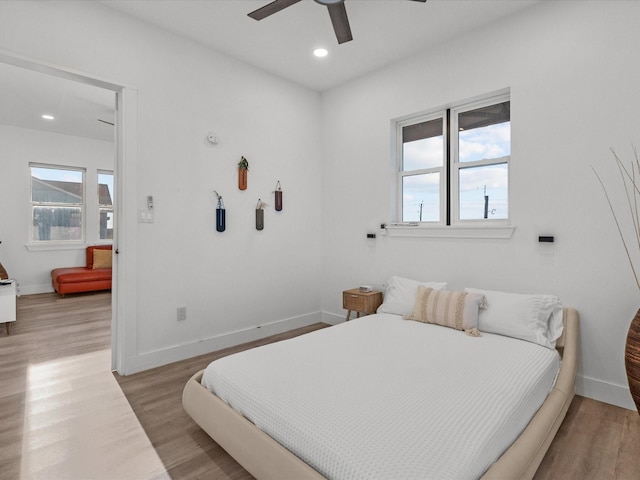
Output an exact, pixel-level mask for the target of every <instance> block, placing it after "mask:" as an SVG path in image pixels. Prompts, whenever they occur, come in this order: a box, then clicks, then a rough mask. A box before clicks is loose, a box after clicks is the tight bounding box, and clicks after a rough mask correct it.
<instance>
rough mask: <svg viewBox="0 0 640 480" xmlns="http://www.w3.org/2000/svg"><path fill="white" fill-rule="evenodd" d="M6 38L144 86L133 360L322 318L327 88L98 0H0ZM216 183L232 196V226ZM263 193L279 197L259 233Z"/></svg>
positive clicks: (2, 42)
mask: <svg viewBox="0 0 640 480" xmlns="http://www.w3.org/2000/svg"><path fill="white" fill-rule="evenodd" d="M0 46H2V48H3V49H5V50H8V51H11V52H14V53H16V54H19V55H25V56H28V57H32V58H36V59H41V60H43V61H45V62H48V63H52V64H55V65H61V66H65V67H68V68H71V69H74V70H77V71H80V72H84V73H86V74H88V75H90V76H95V77H99V78H104V79H110V80H113V81H114V83H116V84H120V85H131V86H134V87H136V88H137V91H138V95H137V98H138V103H137V112H138V125H137V130H138V134H137V144H138V152H137V162H136V167H137V170H136V175H135V176H136V177H137V179H136V181H137V183H136V184H135V185H133V186H130V187H127V188H128V190H127V193H128V194H129V197H128V198H127V199H126V202H127V208H128V209H129V210H128V211H129V212H130V210H131V209H134V210H139V209H143V208H146V196H147V195H153V196H154V200H155V222H154V223H153V224H136V226H135V228H137V231H136V232H135V235H133V236H130V237H128V238H134V237H135V239H136V241H135V242H132V241H128V242H129V243H128V244H126V245H120V246H119V247H120V248H123V249H127V252H129V253H128V255H130V251H131V250H130V249H129V248H130V247H131V248H134V249H135V252H136V254H135V257H134V260H133V261H131V264H130V265H129V268H128V270H127V271H128V272H130V270H131V269H132V268H134V269H135V275H133V276H132V277H133V278H136V277H137V284H136V285H131V286H130V287H131V288H135V289H136V290H137V298H136V299H135V302H136V303H137V304H136V305H134V307H133V312H134V315H128V316H127V318H126V335H127V336H128V340H127V341H126V345H125V348H126V349H127V351H126V352H124V356H125V358H126V363H127V367H126V372H128V373H129V372H133V371H136V370H140V369H143V368H147V367H151V366H155V365H159V364H162V363H166V362H169V361H172V360H177V359H180V358H185V357H187V356H192V355H196V354H199V353H204V352H206V351H211V350H214V349H216V348H219V347H221V346H224V345H227V344H229V343H231V342H239V341H243V340H247V339H250V338H256V337H259V336H264V335H268V334H270V333H273V332H275V331H281V330H286V329H289V328H292V327H294V326H297V325H301V324H306V323H313V322H314V321H318V320H319V318H320V293H319V290H320V223H319V221H312V222H310V221H309V219H319V218H320V193H321V192H320V182H319V180H318V179H319V178H320V176H321V157H320V137H319V135H318V133H317V132H318V131H319V128H320V95H319V94H318V93H316V92H312V91H309V90H307V89H304V88H301V87H299V86H296V85H295V84H292V83H289V82H286V81H283V80H281V79H278V78H276V77H274V76H272V75H269V74H266V73H264V72H262V71H260V70H258V69H255V68H252V67H249V66H247V65H245V64H242V63H240V62H238V61H236V60H233V59H230V58H228V57H225V56H224V55H221V54H218V53H216V52H213V51H211V50H209V49H206V48H204V47H202V46H200V45H198V44H196V43H193V42H191V41H188V40H186V39H184V38H181V37H178V36H175V35H172V34H169V33H167V32H165V31H162V30H160V29H157V28H155V27H152V26H149V25H146V24H144V23H141V22H139V21H136V20H134V19H132V18H130V17H127V16H125V15H122V14H119V13H117V12H114V11H112V10H111V9H108V8H106V7H104V6H102V5H100V4H95V3H94V2H73V1H71V2H1V3H0ZM210 130H213V131H215V132H216V133H217V134H218V137H219V140H220V143H219V144H218V145H217V146H212V145H210V144H208V142H207V141H206V134H207V132H209V131H210ZM241 155H244V156H245V157H247V158H248V160H249V163H250V171H249V188H248V189H247V190H246V191H239V190H238V187H237V173H236V172H237V167H236V165H237V162H238V161H239V160H240V156H241ZM277 180H280V182H281V184H282V188H283V191H284V208H283V211H282V212H275V211H274V210H273V199H272V193H271V192H272V191H273V190H274V188H275V186H276V181H277ZM125 182H126V179H125ZM213 190H217V191H218V192H220V193H221V194H222V195H223V196H224V200H225V203H226V208H227V231H226V232H224V233H222V234H221V233H218V232H216V230H215V220H214V219H215V216H214V215H215V205H216V203H215V196H214V194H213ZM132 193H133V195H131V194H132ZM258 198H261V199H262V200H264V201H265V202H266V203H268V204H270V208H269V209H268V210H267V211H266V212H265V224H266V225H265V229H264V230H263V231H261V232H258V231H256V229H255V206H256V203H257V201H258ZM129 258H131V257H129ZM16 275H17V273H16ZM179 306H186V307H187V320H186V321H183V322H178V321H177V320H176V308H177V307H179ZM127 309H131V306H130V305H129V304H128V305H127ZM128 311H130V310H128ZM270 324H271V325H270ZM259 327H262V328H260V329H259Z"/></svg>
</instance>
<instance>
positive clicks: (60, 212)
mask: <svg viewBox="0 0 640 480" xmlns="http://www.w3.org/2000/svg"><path fill="white" fill-rule="evenodd" d="M31 239H32V240H34V241H47V240H58V241H60V240H82V209H81V208H79V207H54V206H34V207H33V228H32V234H31Z"/></svg>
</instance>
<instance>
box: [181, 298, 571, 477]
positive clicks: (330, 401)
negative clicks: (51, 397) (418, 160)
mask: <svg viewBox="0 0 640 480" xmlns="http://www.w3.org/2000/svg"><path fill="white" fill-rule="evenodd" d="M561 312H562V315H561V316H560V318H561V322H562V324H563V329H562V335H561V336H560V337H559V338H557V340H555V341H554V343H555V349H549V348H546V347H541V346H539V345H536V344H534V343H532V342H524V341H522V340H520V339H515V338H511V337H505V336H502V335H497V334H493V333H486V332H482V333H481V337H480V338H474V337H472V336H467V335H464V333H462V332H459V331H456V330H453V329H449V328H445V327H443V326H440V325H433V324H426V325H425V324H424V323H423V324H420V323H419V322H411V321H407V320H405V319H403V318H402V317H401V316H399V315H395V314H392V313H385V312H384V311H382V312H381V313H380V314H376V315H371V316H367V317H361V318H360V319H357V320H353V321H350V322H346V323H343V324H340V325H337V326H334V327H330V328H326V329H322V330H319V331H316V332H312V333H310V334H307V335H304V336H301V337H297V338H294V339H291V340H286V341H283V342H278V343H276V344H271V345H266V346H263V347H258V348H257V349H252V350H249V351H246V352H241V353H240V354H236V355H231V356H229V357H224V358H222V359H219V360H216V361H215V362H213V363H212V365H214V367H213V369H212V370H207V371H206V374H205V370H202V371H200V372H198V373H196V374H195V375H194V376H193V377H192V378H191V379H190V380H189V381H188V382H187V385H186V386H185V389H184V392H183V405H184V408H185V410H186V412H187V413H188V414H189V415H190V416H191V417H192V418H193V419H194V420H195V422H196V423H197V424H198V425H200V427H201V428H203V429H204V430H205V431H206V432H207V433H208V434H209V435H210V436H211V437H212V438H213V439H214V440H215V441H216V442H217V443H218V444H219V445H221V446H222V447H223V448H224V449H225V450H226V451H227V452H228V453H229V454H230V455H231V456H232V457H234V458H235V459H236V460H237V461H238V462H239V463H240V464H241V465H242V466H243V467H244V468H245V469H246V470H247V471H249V472H250V473H251V474H252V475H253V476H255V477H256V478H258V479H286V478H292V479H293V478H295V479H323V478H482V479H483V480H489V479H501V480H502V479H530V478H533V476H534V474H535V472H536V470H537V468H538V466H539V464H540V462H541V461H542V459H543V457H544V455H545V453H546V451H547V449H548V448H549V445H550V444H551V442H552V440H553V438H554V436H555V434H556V432H557V430H558V428H559V427H560V424H561V423H562V420H563V419H564V416H565V414H566V412H567V409H568V408H569V405H570V403H571V400H572V398H573V396H574V380H575V373H576V355H577V343H578V322H579V321H578V313H577V311H576V310H574V309H572V308H562V309H561ZM423 334H424V335H425V338H426V337H429V338H432V339H433V341H434V344H436V345H439V348H441V350H440V351H436V350H435V347H428V348H424V349H420V348H417V349H416V348H415V345H423V344H422V343H421V342H423V341H424V339H423V338H421V335H423ZM416 342H417V343H416ZM412 345H413V346H412ZM456 345H462V347H461V350H460V351H461V352H467V353H465V354H464V355H461V354H460V352H458V351H456V348H458V347H457V346H456ZM394 349H395V350H394ZM498 349H499V351H500V352H507V351H508V352H513V354H514V355H515V357H514V358H516V357H517V356H518V355H521V356H522V357H523V360H522V361H523V362H529V361H532V364H533V363H535V364H538V363H539V364H540V366H539V368H538V367H535V368H534V367H528V366H525V367H524V370H536V369H537V370H538V371H539V373H537V374H535V375H538V376H537V377H535V378H534V380H533V381H532V383H533V384H534V385H535V389H533V388H532V389H531V391H528V390H527V391H525V393H524V394H523V397H524V398H525V399H526V401H525V400H522V398H521V397H518V396H516V397H515V398H516V404H517V406H516V407H514V410H513V411H511V413H507V408H511V407H508V402H507V403H505V404H504V405H506V406H503V404H502V399H503V397H509V396H511V395H512V392H514V391H516V390H518V388H516V386H515V384H516V383H519V382H520V380H519V379H520V376H521V370H522V368H521V367H517V366H514V367H513V369H511V366H512V364H516V363H517V362H519V361H520V360H518V361H516V360H514V361H513V362H512V361H509V362H505V361H502V362H500V361H499V359H500V355H498V356H497V357H496V358H497V359H498V361H497V363H496V360H495V359H494V360H491V359H490V358H489V357H491V356H492V355H491V354H490V352H491V351H494V352H495V351H497V350H498ZM408 350H422V351H420V352H419V355H423V357H418V361H417V363H418V364H420V363H423V364H429V365H431V367H430V368H429V369H428V370H430V375H431V374H434V375H435V377H440V379H439V380H438V379H437V378H435V380H434V381H444V382H445V383H446V382H450V378H449V375H450V373H451V372H450V371H448V370H446V368H444V367H445V366H446V365H450V366H451V368H452V369H453V370H463V371H465V372H466V375H467V377H466V379H463V380H462V381H458V380H456V381H455V382H454V383H455V384H460V385H465V388H471V389H472V391H473V394H471V392H469V391H466V392H465V390H464V389H462V390H460V391H457V392H453V393H452V394H445V393H443V391H441V390H437V391H435V393H434V391H433V390H432V389H430V388H422V387H424V385H427V386H430V385H435V383H431V382H422V383H423V384H420V382H416V381H415V379H412V378H410V377H407V378H408V379H407V380H405V379H404V373H403V374H402V375H394V374H393V373H390V372H393V371H394V370H393V369H394V368H397V369H398V370H397V371H402V372H405V371H406V370H412V369H413V368H408V367H407V364H409V365H414V364H416V358H415V357H412V356H405V353H406V351H408ZM465 355H467V357H466V360H465V358H463V357H464V356H465ZM509 355H511V353H509ZM238 357H239V358H240V360H239V361H237V358H238ZM485 357H487V358H486V362H487V363H483V362H485ZM265 358H271V359H274V358H275V359H276V365H277V367H276V368H277V370H278V371H280V372H281V378H278V377H277V376H274V374H273V373H269V372H270V370H269V368H272V367H270V366H268V365H267V361H266V360H264V359H265ZM278 358H279V359H280V360H279V361H280V363H278V361H277V359H278ZM452 358H457V359H458V360H455V361H454V360H452ZM470 358H471V359H474V360H473V361H469V359H470ZM291 359H295V361H291ZM381 359H382V360H383V361H382V362H381V363H376V362H379V361H380V360H381ZM476 359H477V360H476ZM531 359H534V360H531ZM325 360H326V361H325ZM456 362H457V363H456ZM491 362H494V363H491ZM225 364H228V365H225ZM318 364H326V369H325V370H322V369H320V368H318ZM460 365H463V366H465V367H464V368H460ZM495 365H498V367H495ZM524 365H528V364H524ZM247 366H248V367H247ZM294 367H295V368H294ZM208 368H209V369H210V368H211V365H210V366H209V367H208ZM243 368H244V370H242V369H243ZM420 368H422V367H420ZM494 368H501V369H503V370H504V371H502V370H501V372H500V375H499V376H500V377H501V378H502V377H504V378H510V379H509V380H508V381H507V382H508V383H509V382H510V385H509V386H507V387H505V386H504V385H493V384H491V383H490V382H492V381H493V380H491V379H490V378H489V377H486V378H485V377H483V376H479V375H478V374H477V372H478V371H484V370H483V369H485V370H486V369H494ZM518 368H520V370H518ZM296 369H298V370H300V371H302V372H306V375H304V376H303V377H301V380H299V381H295V382H292V381H291V375H293V374H295V372H294V371H293V370H296ZM478 369H479V370H478ZM510 369H511V370H510ZM226 371H227V372H230V373H229V374H228V375H227V374H226V373H225V372H226ZM211 372H213V373H211ZM238 372H240V373H238ZM242 372H244V373H242ZM417 374H418V375H422V374H423V372H422V371H421V370H419V371H418V372H417ZM225 375H227V376H228V377H229V378H230V379H231V383H230V384H227V385H225V384H224V381H225V380H224V376H225ZM203 376H204V377H205V381H204V383H205V384H207V385H208V384H209V383H212V384H213V386H212V385H208V387H209V388H211V390H216V388H217V389H218V391H217V392H216V393H217V394H214V393H213V392H212V391H211V390H210V389H209V388H207V387H205V386H203ZM509 376H511V377H509ZM334 377H337V378H338V381H337V384H335V385H334V384H332V383H331V382H332V380H331V379H332V378H334ZM239 378H240V379H242V380H241V381H239V380H237V379H239ZM463 378H464V377H463ZM285 379H288V381H289V383H288V384H289V385H293V386H294V387H292V388H289V389H287V388H286V387H282V386H281V385H280V384H281V383H282V382H284V381H285ZM305 379H306V380H305ZM478 380H480V381H479V382H478ZM220 381H222V382H223V383H221V384H220V385H219V386H218V387H216V386H215V384H216V382H220ZM474 381H475V382H476V383H474ZM234 382H235V383H237V384H235V383H234ZM487 382H488V383H489V384H490V385H491V386H490V388H487V389H485V390H487V391H486V392H485V394H478V392H479V387H478V385H480V386H481V384H482V383H487ZM243 383H244V384H252V385H253V384H259V385H258V389H261V388H266V389H269V385H270V384H274V385H272V387H275V388H271V390H275V393H274V392H271V393H269V392H267V393H265V392H261V391H260V390H259V391H260V392H261V393H257V394H255V393H251V394H245V393H243V392H244V390H243V389H244V385H243ZM340 383H342V385H340ZM403 383H405V384H407V385H408V387H407V385H403ZM523 383H524V382H523ZM383 385H384V388H383V387H382V386H383ZM412 385H414V386H415V385H420V388H421V389H420V388H418V389H417V392H414V393H413V394H412V395H413V397H412V398H409V399H408V400H406V399H405V397H406V394H405V393H400V395H398V394H397V391H398V390H402V389H403V388H411V389H412V390H414V389H415V388H414V387H413V386H412ZM388 386H390V387H389V388H387V387H388ZM449 386H450V384H449ZM345 387H346V388H348V389H349V391H353V392H357V393H354V394H352V395H351V397H350V396H349V395H345V394H344V393H341V392H343V391H344V389H345ZM447 388H449V387H447ZM524 388H525V389H527V388H529V387H528V386H526V385H525V387H524ZM536 389H537V390H536ZM234 392H235V393H234ZM238 392H239V395H240V399H238V397H237V396H238ZM278 392H285V394H284V396H283V398H281V399H279V400H278V401H284V402H285V405H284V407H282V408H283V411H284V413H277V414H273V415H272V416H273V417H275V418H276V421H282V422H284V423H283V424H281V425H276V426H275V427H274V426H273V425H271V426H268V425H267V426H266V427H265V425H263V424H265V423H268V422H271V421H272V420H268V421H267V420H263V419H261V418H260V415H262V414H265V412H266V414H267V415H269V409H270V408H271V404H272V403H273V402H275V400H273V401H272V399H271V397H269V395H272V394H273V395H277V394H278ZM234 395H236V398H233V396H234ZM256 395H257V397H256ZM434 395H435V396H434ZM447 395H449V396H447ZM478 395H479V396H478ZM483 395H484V397H483ZM243 397H244V398H243ZM479 398H480V399H482V400H481V401H482V402H485V403H484V404H482V405H484V406H482V407H479V408H478V410H474V406H475V405H476V402H478V401H479V400H478V399H479ZM469 401H470V402H471V403H469ZM227 402H229V403H227ZM242 402H244V404H243V403H242ZM286 402H289V403H286ZM313 402H319V403H316V404H314V403H313ZM457 402H459V403H457ZM229 404H232V405H233V408H232V407H230V406H229ZM438 404H453V405H454V408H455V410H456V412H457V414H456V416H455V417H457V420H456V421H454V422H453V423H446V422H444V423H442V424H437V422H436V423H434V417H435V418H436V419H438V418H440V413H439V410H438V408H440V407H439V406H438ZM349 405H351V408H355V411H356V413H355V414H354V413H349V408H348V407H349ZM411 405H413V407H411ZM416 405H417V408H418V409H417V410H415V408H416ZM420 405H422V409H421V407H420ZM469 405H471V408H470V407H469ZM342 406H344V409H343V408H342ZM385 406H386V407H385ZM440 406H442V405H440ZM411 408H414V410H411ZM490 410H494V412H493V415H494V416H493V417H491V416H487V417H485V414H486V412H488V411H490ZM260 412H262V413H260ZM375 412H378V415H377V416H378V417H379V418H377V419H375V422H371V423H378V424H379V425H377V426H375V425H374V426H370V425H369V423H370V420H372V419H373V416H374V415H375ZM401 412H409V420H408V423H406V424H404V425H402V424H399V423H398V422H402V421H404V420H403V419H402V417H401V416H399V413H401ZM416 412H418V413H416ZM380 413H384V414H380ZM423 413H424V415H423ZM496 413H497V414H498V415H499V420H498V421H496V417H495V415H496ZM256 415H257V416H256ZM323 415H324V417H323ZM429 415H431V417H430V416H429ZM281 416H282V417H285V418H280V417H281ZM367 416H368V417H367ZM423 416H424V417H425V418H424V419H422V420H421V417H423ZM315 417H318V418H315ZM354 417H358V418H356V419H354ZM360 417H362V418H368V420H367V421H364V422H363V427H362V432H358V430H359V428H355V427H354V426H353V422H356V423H357V422H359V421H360V419H359V418H360ZM507 417H508V418H509V419H510V420H509V421H510V422H511V423H512V424H511V425H506V424H507V423H509V422H507V421H504V422H503V421H502V418H507ZM249 419H251V420H249ZM329 419H333V421H334V422H336V423H338V424H344V426H345V430H346V431H338V428H339V426H340V425H338V426H335V425H333V424H330V423H329ZM529 419H530V421H529ZM312 420H315V421H316V422H319V423H315V424H311V421H312ZM420 421H425V422H427V423H426V424H427V425H429V427H428V428H424V426H423V425H422V424H421V423H420ZM292 422H293V423H292ZM296 422H297V423H296ZM503 423H504V425H503ZM323 424H326V425H323ZM305 425H306V427H305V428H303V426H305ZM259 427H260V428H259ZM269 428H271V430H269ZM308 428H311V432H309V431H308ZM263 429H265V430H267V431H268V432H269V433H265V431H264V430H263ZM287 429H288V431H286V430H287ZM425 430H429V431H431V432H432V433H434V436H433V438H428V437H422V436H421V435H422V432H423V431H425ZM454 430H459V431H458V436H457V439H454V440H451V441H450V440H449V439H448V437H449V433H450V432H453V431H454ZM292 431H293V436H292V437H291V435H292ZM380 432H384V435H382V434H381V433H380ZM403 437H406V438H405V439H403ZM476 437H483V441H484V442H489V443H488V445H491V448H488V447H487V444H486V443H485V445H484V446H483V445H482V444H480V445H475V446H473V445H472V446H471V447H469V448H470V449H469V450H466V449H467V447H468V443H469V442H470V440H471V439H475V438H476ZM496 437H499V438H500V441H501V442H502V443H499V442H498V443H499V444H498V445H497V446H493V445H494V440H495V439H496ZM276 439H277V440H276ZM322 442H324V443H322ZM403 442H404V443H403ZM451 442H453V443H451ZM505 442H506V443H505ZM449 443H451V445H449ZM301 445H303V446H304V448H302V450H299V448H300V446H301ZM351 446H354V447H355V449H354V452H355V453H354V452H349V451H348V450H349V449H351ZM416 446H418V447H419V448H418V449H417V450H416ZM444 446H447V447H448V448H449V451H448V452H447V450H446V449H445V448H444ZM305 449H306V450H305ZM421 449H422V452H423V453H424V452H431V454H430V455H424V454H422V455H420V451H421ZM487 450H489V452H488V453H487ZM292 451H293V452H295V453H292ZM434 452H436V453H434ZM452 452H453V453H452ZM480 454H482V457H480V456H478V455H480ZM447 455H448V456H447ZM303 459H304V460H303ZM327 459H328V461H327ZM433 459H435V460H433ZM376 461H377V462H378V463H377V464H376V463H375V462H376ZM414 461H415V462H416V463H415V464H414ZM322 462H325V464H322ZM434 462H435V463H436V465H434ZM385 469H387V470H385ZM389 469H391V470H389ZM402 469H403V470H402ZM432 469H434V470H432ZM474 469H475V470H474ZM389 472H393V473H389Z"/></svg>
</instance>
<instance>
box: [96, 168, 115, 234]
mask: <svg viewBox="0 0 640 480" xmlns="http://www.w3.org/2000/svg"><path fill="white" fill-rule="evenodd" d="M98 239H99V240H113V173H108V172H99V173H98Z"/></svg>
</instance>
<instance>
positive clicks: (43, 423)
mask: <svg viewBox="0 0 640 480" xmlns="http://www.w3.org/2000/svg"><path fill="white" fill-rule="evenodd" d="M110 305H111V295H110V293H109V292H104V293H99V294H80V295H69V296H66V297H65V298H61V297H59V296H58V295H57V294H43V295H30V296H23V297H20V298H19V299H18V302H17V307H18V308H17V321H16V322H14V325H13V327H12V329H11V335H7V334H6V330H5V328H4V327H2V328H1V329H0V478H1V479H3V480H4V479H6V480H18V479H20V480H35V479H43V480H85V479H86V480H89V479H91V480H138V479H153V480H160V479H169V476H168V474H167V473H166V469H165V468H164V465H163V464H162V462H161V460H160V458H159V457H158V454H157V453H156V451H155V450H154V448H153V447H152V446H151V443H150V442H149V439H148V438H147V436H146V434H145V432H144V430H143V429H142V427H141V426H140V423H139V422H138V420H137V418H136V416H135V414H134V413H133V411H132V410H131V407H130V406H129V404H128V402H127V399H126V398H125V396H124V394H123V393H122V390H121V389H120V387H119V385H118V383H117V382H116V381H115V379H114V378H113V374H112V373H111V351H110V343H111V340H110V338H111V336H110V321H111V307H110Z"/></svg>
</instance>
